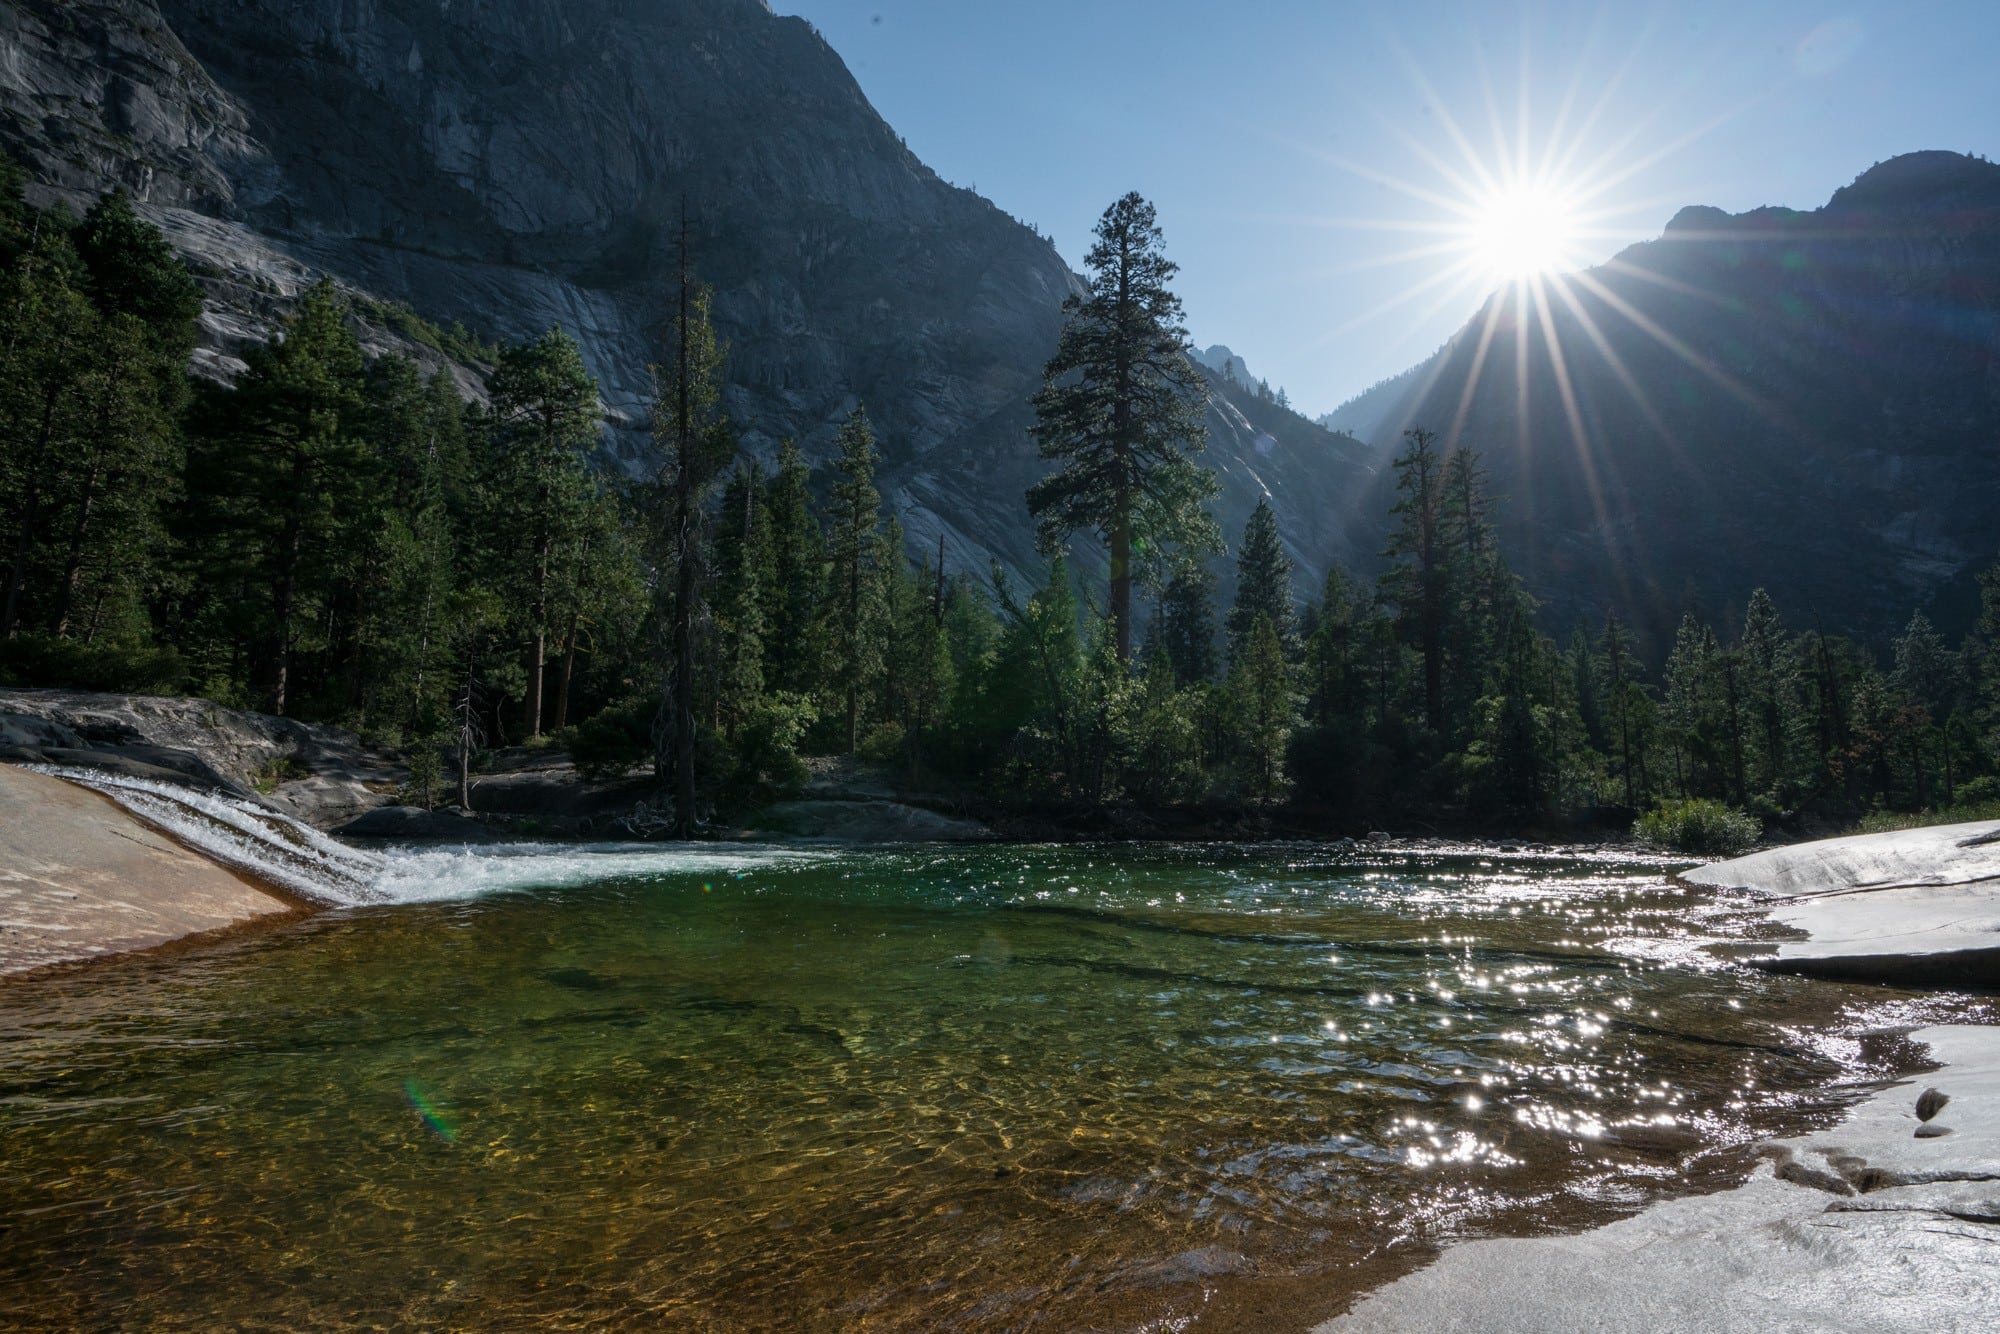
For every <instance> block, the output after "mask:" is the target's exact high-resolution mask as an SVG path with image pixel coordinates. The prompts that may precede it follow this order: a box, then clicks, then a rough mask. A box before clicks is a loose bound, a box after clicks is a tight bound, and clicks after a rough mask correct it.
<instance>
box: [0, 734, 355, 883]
mask: <svg viewBox="0 0 2000 1334" xmlns="http://www.w3.org/2000/svg"><path fill="white" fill-rule="evenodd" d="M26 767H28V768H32V769H34V770H35V771H36V772H38V773H44V774H48V775H50V776H52V777H55V778H63V779H67V780H68V781H70V782H72V783H75V784H77V785H79V786H81V787H87V788H90V789H91V790H92V791H94V792H101V793H103V794H104V795H105V796H107V797H109V798H111V800H113V801H115V802H117V803H118V804H119V805H120V806H123V807H124V808H125V809H126V810H128V811H130V812H132V813H133V814H134V815H136V816H138V817H139V818H140V819H142V820H144V821H146V822H147V823H148V824H151V825H154V826H156V827H157V828H159V829H161V830H164V831H165V832H166V833H168V834H170V835H172V836H173V837H174V838H175V839H178V840H179V841H180V842H182V843H184V844H186V845H187V846H188V847H191V848H193V849H195V850H196V851H197V852H201V853H204V854H206V855H207V856H209V857H212V858H214V859H215V860H216V861H219V862H221V863H222V864H223V865H225V866H229V867H232V868H234V869H236V870H239V871H244V872H247V873H248V874H250V875H253V876H257V877H260V878H262V879H264V880H267V881H270V882H271V883H272V884H275V885H277V886H279V887H280V888H283V889H288V890H290V891H292V892H293V893H295V894H299V895H302V896H303V897H305V898H308V899H310V900H312V901H313V902H315V903H323V904H326V905H328V906H330V907H342V908H344V907H353V906H355V905H357V904H362V903H381V902H384V901H385V898H386V896H384V895H382V894H380V893H378V892H377V891H376V890H375V888H374V885H375V881H376V879H377V878H378V877H380V876H381V875H382V873H383V870H384V869H385V866H386V862H385V860H384V859H383V858H382V857H380V856H378V855H377V854H375V853H372V852H363V851H361V850H360V849H358V848H350V847H348V846H347V845H346V844H345V843H342V842H340V841H338V840H337V839H333V838H330V837H328V836H327V835H325V834H322V833H321V832H320V831H319V830H317V829H314V828H313V827H311V826H310V825H306V824H301V823H300V822H299V821H297V820H294V819H293V818H292V817H291V816H289V815H285V814H283V813H282V812H280V811H274V810H272V809H270V808H269V807H266V806H261V805H256V804H253V803H251V802H249V801H245V800H243V799H242V798H240V797H235V796H231V795H230V794H229V793H226V792H215V791H206V792H205V791H201V790H199V789H197V788H192V787H181V786H179V785H177V784H173V783H158V782H154V781H153V780H151V779H147V778H133V777H129V776H127V775H125V774H116V773H107V772H104V771H102V770H98V769H83V768H70V767H67V766H62V765H29V766H26Z"/></svg>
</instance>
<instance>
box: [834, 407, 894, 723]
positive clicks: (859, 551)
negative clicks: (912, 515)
mask: <svg viewBox="0 0 2000 1334" xmlns="http://www.w3.org/2000/svg"><path fill="white" fill-rule="evenodd" d="M838 444H839V447H840V457H839V458H838V459H836V460H835V461H834V465H833V466H834V471H835V473H836V474H837V476H838V478H839V480H838V481H836V482H835V483H834V486H833V499H832V506H831V508H832V519H833V524H832V528H831V530H830V532H829V533H828V535H827V558H828V569H829V571H830V573H831V576H832V577H831V579H830V581H829V582H830V584H831V587H830V589H829V590H828V591H829V593H830V596H829V598H828V609H829V612H830V619H831V624H832V627H833V634H832V647H833V656H834V673H835V679H836V680H837V681H838V682H839V686H840V692H841V699H842V706H843V708H845V710H846V719H847V729H846V747H847V753H848V754H850V755H851V754H853V753H854V751H855V750H856V749H857V748H858V747H859V746H860V744H861V706H862V703H863V701H864V698H865V696H866V693H867V690H868V687H869V685H870V684H871V683H872V682H873V681H874V680H875V678H876V676H877V675H878V674H879V673H880V671H881V669H882V645H881V641H880V638H879V637H878V635H877V633H876V628H877V626H878V625H879V624H880V621H881V616H880V610H879V591H880V590H879V585H878V583H877V581H876V579H875V577H874V575H875V563H876V560H877V557H878V555H879V539H880V536H881V532H880V529H881V504H882V498H881V496H880V495H879V494H877V493H876V490H875V465H876V463H878V462H879V461H880V458H881V456H880V455H879V454H878V453H877V452H876V449H875V433H874V431H873V430H872V429H870V427H869V425H868V414H867V413H866V412H865V411H863V410H862V409H861V408H856V409H855V410H854V411H853V413H852V414H851V415H849V417H848V419H847V420H846V422H844V423H843V424H842V425H841V428H840V437H839V441H838Z"/></svg>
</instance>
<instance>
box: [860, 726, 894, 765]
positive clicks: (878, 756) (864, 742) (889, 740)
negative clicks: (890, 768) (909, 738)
mask: <svg viewBox="0 0 2000 1334" xmlns="http://www.w3.org/2000/svg"><path fill="white" fill-rule="evenodd" d="M855 753H856V754H858V755H859V756H860V757H861V758H862V759H863V760H866V761H867V762H868V763H870V764H894V763H896V762H897V761H899V760H901V759H902V758H903V725H902V724H901V723H899V722H886V723H877V724H875V726H873V727H871V728H869V729H868V735H867V736H864V737H862V738H861V745H860V746H859V747H857V748H856V752H855Z"/></svg>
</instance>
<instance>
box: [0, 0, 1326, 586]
mask: <svg viewBox="0 0 2000 1334" xmlns="http://www.w3.org/2000/svg"><path fill="white" fill-rule="evenodd" d="M0 50H4V52H5V55H4V56H3V57H0V143H4V144H5V145H6V147H7V148H8V150H9V151H10V152H12V153H13V154H14V155H15V156H17V157H19V158H22V159H23V160H24V161H26V162H27V163H28V164H29V166H30V167H31V168H32V170H33V171H34V172H35V173H36V175H37V176H38V177H39V178H40V179H41V180H42V181H44V182H45V183H47V185H48V186H50V187H53V188H55V189H56V190H57V191H59V192H62V193H65V194H67V195H69V196H71V197H72V198H74V199H76V200H77V201H79V202H81V201H83V200H85V199H87V198H88V197H90V196H93V195H95V194H96V193H98V192H99V191H101V190H103V189H104V188H106V187H108V186H109V185H112V184H114V183H122V184H124V185H126V186H127V187H129V188H130V189H131V190H133V191H134V193H135V194H136V195H137V196H138V197H139V198H140V199H141V200H142V202H143V205H144V208H145V211H146V212H147V213H148V215H149V216H150V217H152V218H153V219H154V220H155V221H157V222H159V223H160V224H161V225H162V227H164V228H165V229H166V231H167V232H168V234H169V236H170V237H171V239H172V240H173V241H174V243H175V244H176V245H177V246H179V247H180V248H181V249H182V250H183V252H184V253H186V254H187V255H189V256H190V258H191V259H192V260H193V261H194V262H195V264H196V265H197V267H198V268H199V269H200V270H201V272H202V276H203V279H204V282H205V284H206V286H207V289H208V293H209V297H210V303H209V309H208V312H207V314H206V316H205V322H206V328H205V333H206V339H205V346H204V350H203V353H202V354H201V355H202V357H203V358H204V360H205V362H206V363H207V364H208V366H209V368H210V369H211V370H212V371H213V372H214V373H216V374H224V375H226V374H229V373H230V372H231V370H232V368H233V366H234V365H235V364H236V359H235V358H234V356H233V352H234V350H235V349H237V348H240V346H241V344H242V343H243V341H244V340H246V339H251V338H260V337H263V336H266V335H267V334H268V333H269V332H270V330H271V329H272V328H273V327H274V321H275V319H276V318H277V317H278V315H279V314H280V313H281V312H282V310H283V309H284V308H285V307H286V305H287V303H288V302H289V301H290V300H291V299H292V298H293V297H295V296H296V294H297V293H298V291H299V290H300V289H301V288H302V286H303V285H304V284H306V283H307V282H309V281H310V280H311V279H312V277H313V276H315V275H316V274H317V273H320V272H326V273H330V274H332V275H334V277H335V278H336V279H337V280H338V281H339V282H341V283H342V284H344V285H345V286H347V287H349V288H351V289H353V290H356V291H358V292H362V293H366V294H372V295H373V296H375V297H379V298H384V299H390V300H394V301H399V302H403V303H407V304H408V305H410V306H412V307H414V308H415V309H416V310H417V311H419V312H421V313H422V314H424V315H425V316H427V317H429V318H431V319H433V320H436V321H439V322H441V323H443V322H449V321H453V320H458V321H462V322H463V323H464V324H466V325H467V326H468V327H469V328H472V329H474V330H476V331H478V332H480V333H482V334H486V335H489V336H493V337H500V338H506V339H520V338H526V337H530V336H533V335H535V334H538V333H540V332H541V331H542V330H543V329H545V328H547V327H548V326H549V325H551V324H561V325H562V326H563V327H564V328H565V329H567V330H569V331H570V332H571V333H572V334H574V335H575V336H576V337H577V338H578V340H579V341H580V342H581V344H582V345H583V348H584V352H585V356H586V358H587V360H588V362H589V363H590V366H591V368H592V370H593V371H595V372H596V374H597V375H598V377H599V379H600V380H601V381H602V383H603V385H604V393H605V398H606V401H607V404H608V406H609V408H610V410H611V412H612V414H613V420H614V423H615V424H618V425H622V426H623V427H624V428H626V429H624V430H621V431H614V432H613V437H614V441H613V447H614V449H615V450H616V451H617V452H618V453H619V454H620V456H621V459H622V462H623V463H624V464H625V465H626V466H627V467H630V468H635V469H636V468H640V467H643V466H645V461H646V457H647V455H648V452H649V450H650V443H649V441H648V440H647V438H646V436H645V434H644V432H643V429H641V428H642V427H643V419H644V416H645V399H646V396H647V370H646V367H647V365H648V363H649V362H650V361H652V360H654V359H656V358H657V357H658V356H659V355H660V354H661V351H662V339H661V335H662V332H663V329H664V327H665V323H666V313H667V311H668V309H669V307H668V304H667V297H668V294H669V292H670V291H671V288H672V283H673V278H674V266H675V264H676V260H677V255H678V248H677V242H676V236H677V232H678V227H679V221H680V218H681V213H682V209H683V208H685V210H686V215H687V221H688V226H689V230H690V234H691V240H692V245H691V250H692V254H693V259H694V266H695V268H696V270H697V272H698V275H699V276H700V277H701V278H703V279H704V280H706V281H707V282H708V283H710V284H711V285H712V286H713V287H714V289H715V313H716V320H717V325H718V328H719V331H720V333H721V334H722V336H723V338H724V339H725V340H726V342H727V343H728V363H727V373H728V375H729V378H730V381H731V386H730V390H729V393H728V395H727V405H728V408H729V411H730V415H731V417H732V419H733V420H735V421H736V422H737V423H738V425H739V427H740V428H741V430H742V432H743V438H744V443H745V444H746V445H747V446H748V447H749V448H751V449H752V450H754V451H757V452H758V453H760V454H764V455H766V456H768V455H769V454H770V453H771V452H772V451H773V450H774V449H775V447H776V444H777V442H778V441H779V439H781V438H782V437H785V436H792V437H794V438H797V439H798V440H799V441H800V442H801V443H802V445H803V446H804V447H805V449H806V451H807V453H808V456H809V457H814V458H817V459H824V458H826V457H828V456H829V453H830V450H831V442H832V436H833V432H834V430H835V428H836V426H837V424H838V422H839V421H840V420H841V419H842V418H843V417H844V416H845V415H846V414H847V413H848V412H849V411H850V410H851V409H852V408H853V407H854V405H855V404H856V403H857V402H859V403H863V404H865V405H866V406H867V408H868V411H869V413H870V415H871V417H872V418H873V419H874V421H875V424H876V426H877V431H878V435H879V436H880V438H881V441H882V444H883V449H884V454H885V468H884V471H883V476H882V482H883V491H884V494H885V495H887V496H888V497H889V498H890V501H891V503H892V504H893V505H894V506H895V507H896V508H897V509H898V510H899V511H900V514H901V517H902V519H903V522H904V525H905V528H906V531H907V532H908V535H909V537H910V541H911V544H912V546H913V547H917V548H919V549H934V548H935V545H936V542H937V538H938V536H939V535H940V533H942V535H943V536H944V538H945V547H946V559H947V561H948V562H950V563H951V565H952V566H953V567H954V568H958V569H966V568H970V569H973V570H975V571H979V572H983V571H984V570H985V568H986V566H987V563H988V560H989V558H990V557H998V558H999V559H1001V560H1002V561H1003V562H1004V563H1006V564H1008V565H1010V566H1013V567H1014V568H1015V569H1016V570H1017V571H1021V570H1025V569H1027V568H1028V567H1030V566H1031V565H1033V564H1034V555H1033V544H1032V528H1031V525H1030V524H1029V522H1028V519H1027V515H1026V513H1025V510H1024V508H1023V506H1022V504H1021V500H1020V497H1021V493H1022V491H1023V490H1024V489H1025V487H1026V486H1027V484H1028V483H1029V482H1030V481H1031V480H1033V478H1034V477H1036V476H1037V475H1039V473H1040V471H1041V467H1040V464H1039V463H1038V461H1037V460H1036V459H1035V457H1034V450H1033V446H1032V444H1031V443H1030V441H1029V439H1028V436H1027V426H1028V423H1029V420H1030V410H1029V408H1028V404H1027V399H1028V396H1029V394H1030V393H1032V391H1033V390H1034V388H1035V387H1036V386H1037V384H1038V383H1039V377H1040V370H1041V366H1042V364H1043V362H1044V361H1045V360H1046V358H1047V357H1048V355H1049V353H1050V351H1052V350H1053V347H1054V344H1055V339H1056V335H1057V331H1058V330H1059V328H1060V325H1061V313H1060V305H1061V302H1062V299H1063V298H1064V297H1065V296H1066V295H1068V294H1069V293H1070V292H1071V291H1073V290H1074V289H1075V286H1076V282H1077V280H1076V278H1075V277H1074V275H1072V274H1071V273H1070V272H1069V270H1068V269H1067V267H1066V266H1065V265H1064V263H1063V262H1062V260H1061V258H1060V257H1059V256H1058V255H1057V254H1056V252H1055V250H1054V248H1053V247H1052V246H1051V245H1050V244H1049V243H1048V242H1047V241H1046V240H1044V239H1043V238H1042V237H1040V236H1039V235H1038V234H1037V233H1036V232H1034V231H1033V230H1031V229H1030V228H1028V227H1025V226H1023V225H1021V224H1020V223H1018V222H1016V221H1014V220H1013V219H1011V218H1009V217H1008V216H1006V215H1005V214H1004V213H1002V212H1001V211H1000V210H998V209H996V208H995V207H994V206H993V205H992V204H990V203H988V202H987V201H986V200H984V199H981V198H980V197H978V196H977V195H975V194H973V193H971V192H970V191H968V190H962V189H959V188H956V187H954V186H952V185H949V184H947V183H946V182H944V181H942V180H940V179H939V178H938V177H937V176H936V174H935V173H933V172H931V171H930V170H929V169H928V168H926V167H925V166H924V165H923V164H922V163H921V162H919V161H918V160H917V159H916V158H915V157H914V156H913V155H912V154H911V153H910V152H909V151H908V150H907V149H906V148H905V147H904V146H903V144H902V142H901V140H900V139H899V138H898V137H897V136H896V134H895V133H894V131H892V130H891V129H890V128H889V127H888V126H887V125H886V124H884V123H883V122H882V120H881V119H880V117H878V116H877V115H876V114H875V112H874V110H873V109H872V108H871V107H870V106H869V105H868V103H867V100H866V99H865V98H864V97H863V96H862V94H861V91H860V89H859V88H858V87H857V86H856V84H855V83H854V80H853V79H852V78H851V77H850V76H849V74H848V72H847V70H846V68H845V67H844V66H843V65H842V63H841V61H840V59H839V58H838V57H837V56H836V55H835V54H834V53H833V52H832V51H831V50H830V49H829V48H828V47H827V46H826V45H825V43H824V42H822V41H821V40H820V38H819V37H818V35H817V34H816V33H815V32H814V31H813V29H812V28H811V26H810V25H809V24H807V23H806V22H805V21H804V20H801V19H796V18H780V17H777V16H775V15H773V14H771V13H770V12H769V10H768V9H767V8H766V6H765V5H763V4H762V3H760V0H569V2H568V3H563V4H555V3H552V2H551V0H482V3H478V4H466V3H463V0H460V2H459V3H452V0H314V2H312V3H295V2H294V0H76V2H75V3H71V4H60V5H59V4H53V3H37V4H31V5H26V6H10V7H8V8H7V9H6V10H5V11H4V12H0ZM369 337H370V341H372V342H373V343H374V344H375V345H377V346H389V345H391V344H393V343H394V341H395V340H394V338H393V336H392V335H391V333H390V331H388V330H384V329H376V330H372V331H371V332H370V335H369ZM424 359H426V360H429V361H430V362H431V363H432V364H435V363H436V361H437V360H438V359H437V358H436V357H433V356H426V357H425V358H424ZM461 378H462V380H463V381H464V383H465V384H466V386H467V388H468V389H470V388H472V387H473V386H474V384H475V382H476V377H474V376H472V375H470V374H462V377H461ZM1239 392H1240V391H1239ZM1242 396H1243V397H1248V396H1247V395H1242ZM1243 416H1244V413H1243V412H1241V411H1236V410H1234V409H1233V408H1231V407H1229V406H1228V405H1224V407H1223V409H1222V410H1221V411H1219V412H1218V413H1217V414H1216V415H1215V416H1214V417H1213V418H1212V421H1211V425H1212V427H1213V430H1214V435H1215V439H1216V449H1215V451H1214V452H1215V461H1216V462H1217V463H1218V464H1219V465H1220V466H1221V467H1222V468H1223V470H1224V472H1225V474H1226V475H1227V477H1228V486H1229V492H1228V495H1227V497H1226V498H1225V503H1224V505H1223V506H1222V507H1221V514H1220V516H1219V517H1221V519H1222V520H1223V522H1224V525H1225V527H1226V528H1228V527H1231V526H1233V525H1234V524H1235V523H1240V521H1241V518H1242V517H1243V516H1244V515H1247V514H1248V512H1249V510H1250V508H1251V507H1252V506H1253V505H1254V503H1255V499H1256V494H1255V491H1254V490H1253V488H1257V487H1260V486H1265V485H1271V484H1272V482H1273V481H1274V480H1275V478H1274V476H1273V475H1274V474H1282V473H1286V472H1290V473H1296V474H1300V475H1304V476H1310V477H1313V478H1324V479H1326V480H1325V481H1324V482H1323V483H1322V484H1321V485H1320V486H1319V487H1317V488H1316V489H1315V490H1314V491H1313V492H1311V493H1309V494H1308V495H1303V496H1301V497H1300V498H1299V500H1298V502H1297V503H1294V504H1291V505H1289V506H1287V508H1286V512H1285V514H1284V516H1283V517H1284V518H1285V520H1286V526H1287V531H1288V533H1290V534H1291V535H1292V538H1293V540H1294V541H1295V542H1296V543H1297V545H1298V548H1299V554H1300V555H1301V556H1302V557H1304V558H1306V559H1307V560H1309V561H1310V562H1311V570H1310V571H1309V576H1310V575H1311V574H1314V573H1316V572H1317V569H1318V568H1319V567H1320V565H1321V564H1322V563H1323V562H1324V560H1325V559H1326V556H1327V555H1328V554H1329V553H1330V552H1334V551H1337V550H1339V547H1338V543H1339V539H1340V531H1341V523H1342V519H1343V516H1344V505H1343V506H1330V505H1327V504H1323V503H1321V501H1322V498H1323V497H1324V496H1327V495H1335V496H1345V495H1346V493H1347V492H1348V491H1350V490H1353V489H1355V488H1353V487H1352V486H1351V485H1350V483H1351V482H1352V481H1353V480H1354V479H1355V478H1356V477H1357V476H1358V475H1360V474H1361V472H1362V471H1363V470H1365V467H1366V457H1365V451H1364V450H1362V449H1361V448H1360V446H1358V445H1357V444H1356V443H1355V442H1354V441H1352V440H1346V439H1343V438H1340V437H1336V436H1334V435H1332V434H1330V433H1328V432H1325V431H1324V430H1321V429H1319V428H1316V427H1313V426H1312V425H1311V424H1310V423H1306V422H1304V421H1303V419H1295V424H1293V425H1291V426H1289V427H1288V429H1286V430H1282V431H1275V432H1274V431H1270V430H1268V429H1256V428H1247V429H1246V427H1245V425H1244V423H1243V422H1242V421H1241V420H1240V419H1241V418H1242V417H1243ZM1274 448H1275V449H1276V450H1277V451H1279V452H1281V453H1283V454H1285V455H1287V456H1289V457H1288V458H1286V459H1284V460H1276V461H1274V460H1273V458H1272V453H1273V450H1274ZM1272 489H1273V490H1274V491H1278V487H1277V486H1275V485H1272ZM1279 494H1280V499H1281V503H1283V501H1284V495H1283V493H1282V492H1280V493H1279ZM1340 554H1346V553H1345V552H1344V551H1341V552H1340Z"/></svg>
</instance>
